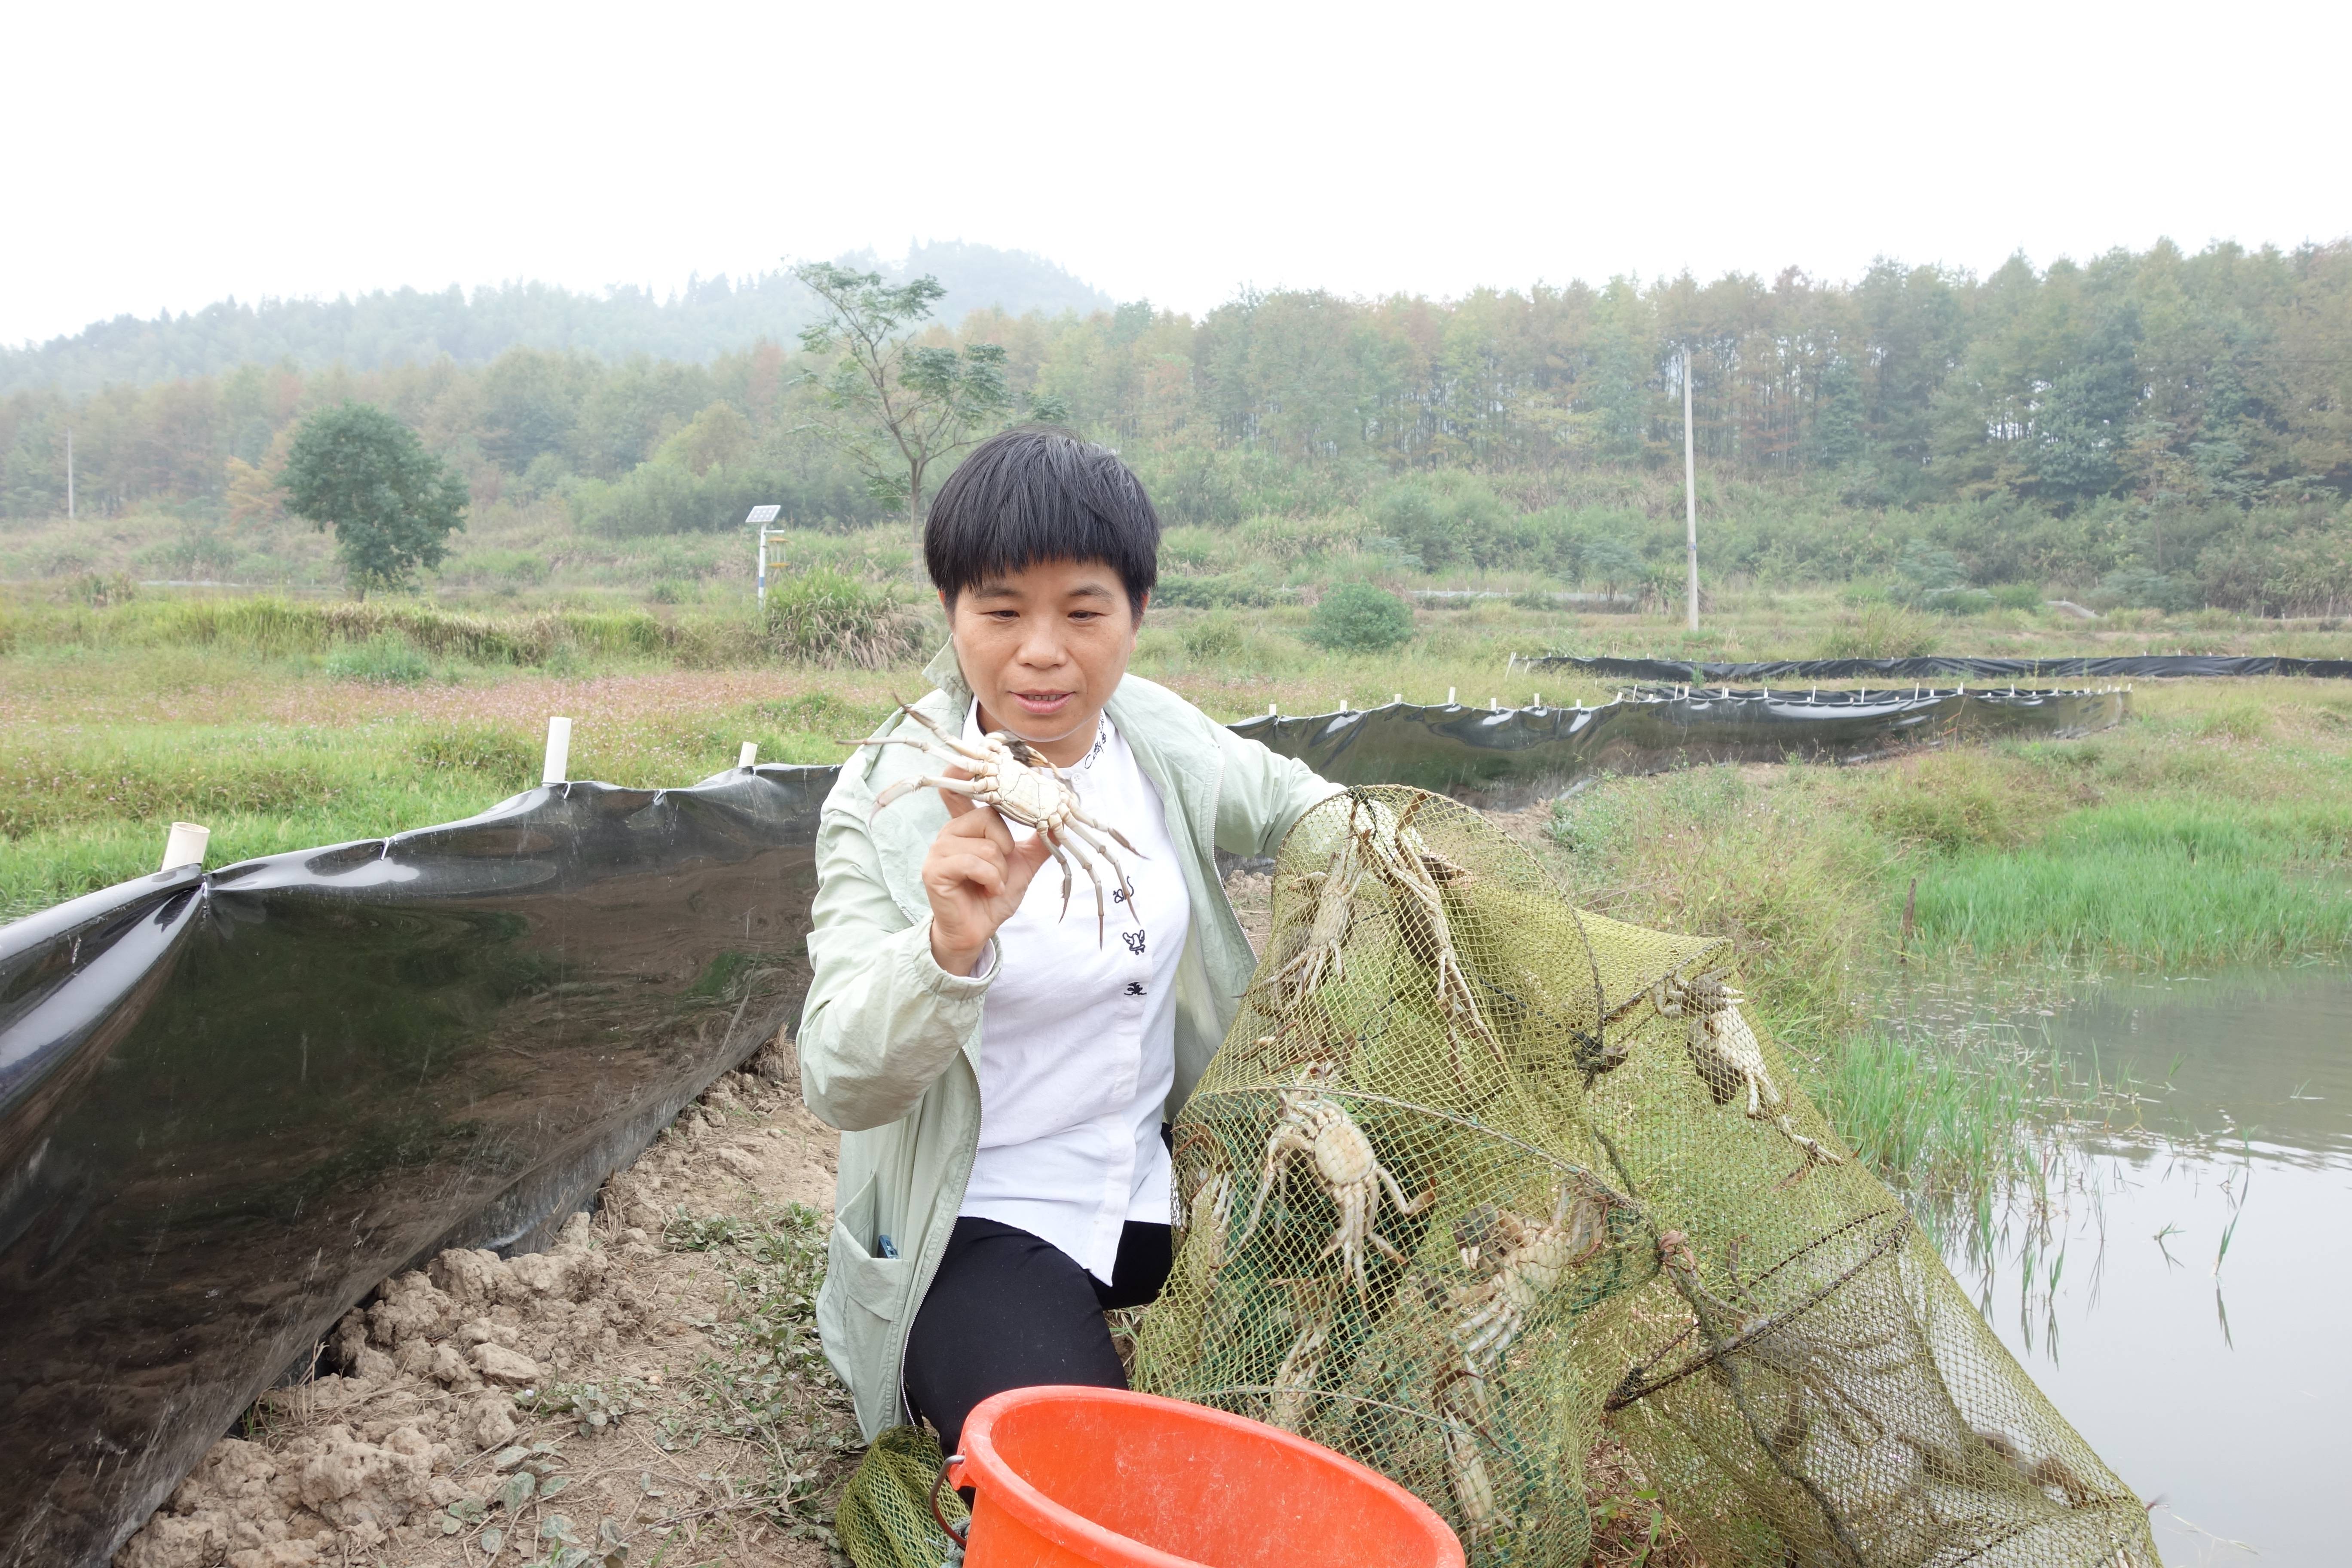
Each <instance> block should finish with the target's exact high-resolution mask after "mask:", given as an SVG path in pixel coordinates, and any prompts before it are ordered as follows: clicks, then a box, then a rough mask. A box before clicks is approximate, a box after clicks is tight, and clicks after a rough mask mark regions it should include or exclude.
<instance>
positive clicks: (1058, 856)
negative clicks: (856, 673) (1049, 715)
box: [843, 702, 1143, 944]
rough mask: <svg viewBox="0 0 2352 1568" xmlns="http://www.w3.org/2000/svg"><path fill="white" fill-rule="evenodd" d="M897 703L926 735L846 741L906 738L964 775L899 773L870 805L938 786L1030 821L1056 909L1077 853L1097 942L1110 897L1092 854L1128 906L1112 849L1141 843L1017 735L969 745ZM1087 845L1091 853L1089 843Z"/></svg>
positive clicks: (1066, 894) (1066, 892) (899, 741)
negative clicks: (1054, 886)
mask: <svg viewBox="0 0 2352 1568" xmlns="http://www.w3.org/2000/svg"><path fill="white" fill-rule="evenodd" d="M898 711H899V712H901V713H903V714H905V715H906V716H907V717H908V718H909V719H912V720H913V721H915V722H916V723H918V724H919V725H921V726H922V727H923V728H924V729H926V730H928V731H930V735H931V738H930V739H929V740H919V739H916V738H915V737H913V736H910V735H885V736H882V737H880V738H878V739H869V740H864V741H850V742H843V743H844V744H845V745H856V746H912V747H914V748H915V749H916V750H917V751H919V752H922V753H923V754H924V755H925V756H926V757H928V758H929V759H931V760H932V761H934V762H937V763H941V764H944V765H946V766H948V767H952V768H955V769H957V770H959V771H961V772H963V773H970V774H971V777H969V778H961V779H951V778H947V777H944V776H942V775H938V774H932V773H923V774H919V775H917V776H916V777H913V778H906V779H900V780H899V781H898V783H897V784H892V785H890V786H889V787H888V788H887V789H885V790H884V791H883V792H882V793H881V794H880V795H876V796H875V797H874V809H875V811H876V812H877V813H878V812H879V811H881V809H882V808H883V807H884V806H886V805H890V804H891V803H892V802H893V801H897V800H900V799H903V798H905V797H906V796H908V795H912V794H914V793H915V792H916V791H917V790H923V789H942V790H946V791H948V792H949V793H950V794H951V795H962V796H963V797H964V798H965V799H967V800H973V801H978V802H979V803H980V804H981V805H987V806H993V807H994V808H995V809H996V813H997V815H998V816H1002V817H1003V818H1004V819H1005V820H1006V821H1007V822H1015V823H1018V824H1020V825H1021V826H1024V827H1030V828H1034V829H1035V830H1036V831H1037V832H1038V833H1039V834H1040V835H1042V836H1043V837H1044V838H1045V844H1046V847H1048V848H1049V849H1051V850H1052V851H1053V853H1054V860H1055V864H1057V865H1059V866H1060V867H1061V868H1062V913H1063V914H1064V915H1065V916H1066V915H1068V914H1069V912H1070V889H1071V888H1072V887H1073V886H1074V885H1075V881H1076V878H1075V875H1074V873H1073V872H1072V870H1071V868H1070V862H1071V861H1072V860H1073V859H1075V860H1076V862H1077V863H1078V865H1079V867H1081V868H1084V870H1085V871H1086V874H1087V878H1088V879H1090V880H1091V881H1092V882H1093V883H1094V885H1095V941H1096V942H1097V944H1099V943H1100V942H1102V941H1103V938H1104V934H1105V932H1106V931H1107V929H1108V923H1109V900H1108V892H1107V889H1105V888H1104V886H1103V879H1102V872H1101V870H1100V869H1099V868H1097V865H1096V863H1095V856H1097V855H1098V856H1100V857H1101V858H1102V859H1103V860H1104V861H1105V862H1107V863H1108V865H1109V867H1110V868H1111V874H1112V875H1113V876H1115V877H1117V878H1118V889H1119V894H1120V896H1121V897H1122V898H1124V899H1126V900H1128V904H1129V908H1133V907H1134V900H1135V889H1133V888H1132V887H1130V886H1129V884H1128V880H1127V868H1125V867H1123V866H1121V865H1120V864H1119V863H1118V856H1117V855H1115V854H1113V853H1112V851H1111V844H1112V843H1116V844H1118V847H1120V848H1121V849H1124V850H1126V851H1127V852H1128V853H1129V854H1130V855H1132V856H1134V857H1135V858H1138V859H1141V858H1143V851H1141V850H1140V849H1138V848H1137V847H1135V846H1134V845H1132V844H1130V843H1129V842H1128V841H1127V836H1126V835H1125V834H1123V833H1121V832H1120V831H1119V830H1118V828H1116V827H1113V826H1109V825H1108V823H1101V822H1097V821H1096V820H1095V819H1094V818H1093V817H1091V816H1087V814H1086V813H1085V812H1084V811H1082V810H1080V809H1079V807H1078V792H1077V791H1076V789H1075V788H1073V787H1072V786H1071V784H1070V781H1069V780H1067V779H1066V778H1064V777H1063V776H1062V774H1061V773H1060V771H1059V770H1058V769H1056V768H1055V766H1054V765H1053V764H1052V763H1049V762H1047V761H1046V760H1045V757H1044V756H1043V755H1042V754H1041V753H1040V752H1038V751H1037V749H1036V748H1035V747H1034V746H1032V745H1031V744H1030V743H1029V742H1026V741H1024V740H1023V739H1022V738H1021V737H1020V736H1018V735H1015V734H1013V733H1012V732H1011V731H1005V730H992V731H989V733H987V734H986V735H984V736H982V738H981V742H980V744H978V745H976V746H975V745H972V744H971V743H970V742H965V741H961V740H959V739H957V738H956V737H955V736H953V735H950V734H949V733H948V732H947V731H945V730H942V729H940V727H939V725H938V724H936V723H934V722H933V721H931V719H930V718H929V715H927V714H924V713H920V712H918V711H917V710H914V709H912V708H910V707H908V705H907V704H906V703H904V702H900V703H899V704H898ZM1089 849H1091V850H1092V851H1093V853H1092V854H1089V853H1088V850H1089Z"/></svg>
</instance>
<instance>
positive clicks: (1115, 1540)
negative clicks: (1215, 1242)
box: [950, 1383, 1466, 1568]
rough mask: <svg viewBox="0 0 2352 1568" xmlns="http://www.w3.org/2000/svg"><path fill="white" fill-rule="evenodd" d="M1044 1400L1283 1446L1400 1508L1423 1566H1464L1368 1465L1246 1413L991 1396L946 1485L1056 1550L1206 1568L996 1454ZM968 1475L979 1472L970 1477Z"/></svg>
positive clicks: (1023, 1394)
mask: <svg viewBox="0 0 2352 1568" xmlns="http://www.w3.org/2000/svg"><path fill="white" fill-rule="evenodd" d="M1048 1402H1055V1403H1062V1404H1080V1405H1129V1406H1131V1407H1138V1408H1144V1409H1162V1410H1168V1411H1172V1412H1177V1413H1180V1414H1181V1415H1183V1416H1184V1418H1185V1419H1187V1420H1192V1421H1198V1422H1200V1423H1202V1425H1204V1426H1221V1427H1223V1428H1224V1429H1225V1430H1227V1431H1229V1432H1234V1433H1239V1434H1244V1435H1246V1436H1250V1437H1251V1438H1253V1439H1255V1440H1258V1441H1263V1442H1270V1443H1273V1444H1275V1445H1276V1446H1277V1447H1284V1448H1287V1449H1289V1450H1291V1451H1292V1452H1293V1453H1296V1454H1298V1455H1301V1456H1303V1457H1305V1458H1311V1459H1313V1460H1315V1461H1316V1462H1318V1463H1319V1464H1322V1465H1325V1466H1327V1467H1328V1468H1332V1469H1335V1470H1337V1471H1339V1473H1340V1474H1343V1475H1349V1476H1351V1477H1353V1478H1354V1479H1358V1480H1361V1481H1369V1482H1370V1483H1371V1484H1372V1486H1373V1488H1374V1489H1376V1490H1378V1491H1381V1492H1384V1493H1386V1494H1388V1495H1390V1496H1391V1497H1392V1498H1393V1499H1394V1500H1396V1501H1397V1502H1399V1503H1401V1504H1402V1507H1403V1511H1404V1514H1405V1516H1406V1517H1407V1518H1408V1519H1411V1520H1412V1521H1413V1523H1414V1524H1415V1525H1417V1526H1419V1527H1420V1529H1421V1531H1422V1533H1423V1535H1424V1536H1425V1537H1426V1538H1427V1540H1428V1542H1429V1543H1430V1545H1431V1547H1432V1548H1433V1549H1434V1555H1433V1557H1431V1558H1430V1559H1429V1560H1428V1561H1429V1563H1430V1564H1431V1568H1463V1565H1464V1563H1465V1562H1466V1559H1465V1557H1464V1555H1463V1551H1462V1542H1461V1541H1460V1540H1459V1538H1457V1537H1456V1536H1455V1535H1454V1531H1453V1529H1452V1528H1451V1527H1450V1526H1448V1525H1447V1524H1446V1522H1445V1521H1444V1519H1443V1518H1442V1517H1441V1516H1440V1515H1439V1514H1438V1512H1437V1510H1435V1509H1433V1508H1431V1507H1430V1506H1429V1505H1428V1504H1427V1503H1425V1502H1423V1501H1422V1500H1421V1499H1419V1498H1417V1497H1415V1496H1414V1495H1413V1494H1412V1492H1411V1491H1409V1490H1407V1489H1405V1488H1403V1487H1402V1486H1400V1485H1398V1484H1397V1483H1396V1482H1395V1481H1393V1480H1391V1479H1389V1478H1388V1477H1386V1476H1384V1475H1382V1474H1381V1473H1380V1472H1379V1471H1378V1470H1375V1469H1373V1468H1371V1467H1370V1466H1369V1465H1365V1464H1362V1463H1360V1462H1359V1461H1357V1460H1354V1459H1351V1458H1348V1456H1347V1455H1345V1454H1342V1453H1339V1451H1338V1450H1336V1449H1332V1448H1328V1447H1324V1446H1323V1445H1322V1444H1320V1443H1318V1442H1315V1441H1313V1440H1312V1439H1310V1438H1307V1437H1301V1436H1298V1435H1297V1433H1295V1432H1286V1431H1284V1430H1283V1429H1282V1428H1281V1427H1279V1426H1268V1425H1267V1424H1266V1423H1265V1422H1263V1421H1253V1420H1251V1419H1250V1418H1249V1417H1248V1416H1246V1415H1234V1413H1233V1412H1232V1411H1230V1410H1220V1409H1218V1408H1217V1407H1216V1406H1214V1405H1195V1404H1192V1402H1191V1401H1189V1400H1182V1399H1169V1398H1165V1397H1163V1396H1161V1395H1160V1394H1139V1393H1137V1392H1135V1391H1133V1390H1131V1389H1125V1388H1101V1387H1097V1386H1094V1385H1091V1384H1054V1383H1049V1384H1037V1385H1035V1386H1034V1387H1030V1388H1012V1389H1007V1390H1005V1391H1004V1392H1003V1393H1002V1394H991V1395H990V1396H989V1397H988V1398H987V1399H984V1400H982V1402H981V1403H980V1404H979V1405H977V1406H975V1407H974V1408H973V1410H972V1412H971V1415H967V1416H965V1417H964V1423H963V1432H962V1435H961V1438H960V1439H959V1441H958V1444H957V1447H959V1448H960V1449H961V1452H960V1453H959V1454H958V1455H957V1456H956V1459H957V1462H958V1463H959V1464H960V1465H961V1468H962V1469H963V1472H964V1473H963V1474H962V1475H961V1476H953V1477H950V1481H951V1482H952V1484H955V1485H968V1484H971V1482H972V1481H973V1480H974V1479H980V1480H984V1481H985V1482H986V1484H987V1487H988V1489H989V1490H991V1491H992V1493H993V1495H994V1499H995V1501H996V1502H997V1504H998V1505H999V1506H1001V1507H1003V1508H1004V1509H1005V1510H1006V1511H1007V1512H1009V1513H1011V1514H1012V1515H1013V1517H1014V1518H1015V1519H1018V1520H1019V1521H1021V1522H1022V1524H1024V1526H1026V1527H1027V1528H1029V1529H1031V1530H1034V1531H1036V1532H1037V1533H1038V1534H1040V1535H1043V1536H1045V1538H1046V1539H1047V1540H1049V1541H1052V1542H1054V1543H1055V1545H1057V1546H1062V1547H1066V1548H1068V1549H1070V1550H1072V1551H1079V1552H1084V1551H1087V1550H1093V1551H1095V1552H1098V1553H1099V1552H1103V1551H1106V1550H1108V1551H1110V1552H1114V1553H1116V1555H1113V1556H1110V1557H1107V1558H1102V1559H1101V1560H1102V1561H1106V1562H1111V1563H1121V1562H1124V1563H1132V1564H1135V1565H1136V1568H1207V1565H1204V1564H1202V1563H1200V1562H1198V1561H1197V1560H1195V1559H1193V1558H1190V1557H1179V1556H1177V1555H1176V1554H1175V1553H1174V1552H1164V1551H1162V1550H1160V1548H1159V1547H1156V1546H1152V1545H1150V1544H1149V1543H1147V1542H1140V1541H1137V1540H1135V1539H1134V1538H1133V1537H1132V1536H1126V1535H1120V1534H1118V1532H1117V1531H1112V1530H1110V1529H1108V1528H1107V1527H1105V1526H1103V1525H1100V1524H1097V1523H1096V1522H1095V1521H1093V1520H1090V1519H1088V1518H1087V1517H1086V1516H1085V1515H1083V1514H1080V1513H1078V1512H1076V1511H1075V1510H1071V1509H1069V1508H1067V1507H1066V1506H1064V1505H1063V1504H1061V1503H1058V1502H1055V1500H1053V1499H1052V1498H1049V1497H1047V1496H1046V1495H1045V1493H1044V1492H1042V1491H1040V1490H1039V1489H1037V1488H1036V1487H1035V1486H1034V1485H1033V1484H1032V1483H1031V1482H1030V1481H1029V1479H1028V1478H1027V1477H1025V1476H1024V1475H1022V1474H1021V1473H1020V1472H1019V1471H1017V1470H1015V1469H1013V1467H1012V1466H1011V1465H1010V1464H1008V1463H1006V1462H1005V1460H1004V1458H1003V1457H1002V1456H1001V1455H999V1454H998V1453H997V1452H996V1447H995V1444H994V1442H993V1441H992V1434H993V1431H994V1428H995V1425H996V1418H997V1417H998V1416H1000V1415H1005V1414H1007V1413H1009V1412H1011V1411H1013V1410H1015V1409H1018V1408H1020V1407H1021V1406H1023V1405H1040V1404H1045V1403H1048ZM974 1471H978V1472H980V1475H979V1476H978V1477H976V1478H975V1477H974V1475H973V1472H974Z"/></svg>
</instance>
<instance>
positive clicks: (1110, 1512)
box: [947, 1387, 1463, 1568]
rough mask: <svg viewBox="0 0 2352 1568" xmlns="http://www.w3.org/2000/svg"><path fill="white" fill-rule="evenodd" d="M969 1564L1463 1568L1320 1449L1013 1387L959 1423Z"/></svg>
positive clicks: (1105, 1395)
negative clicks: (968, 1491) (968, 1496)
mask: <svg viewBox="0 0 2352 1568" xmlns="http://www.w3.org/2000/svg"><path fill="white" fill-rule="evenodd" d="M962 1447H963V1451H962V1453H961V1454H960V1455H958V1456H956V1457H955V1458H951V1459H950V1460H949V1461H948V1476H947V1479H948V1482H949V1484H950V1485H952V1486H958V1487H971V1488H972V1489H974V1493H975V1496H974V1500H973V1502H972V1515H971V1531H970V1535H969V1538H968V1540H967V1542H966V1546H965V1557H964V1562H965V1563H966V1564H967V1568H1062V1565H1066V1564H1090V1565H1093V1564H1117V1565H1118V1568H1257V1565H1258V1564H1265V1565H1267V1568H1274V1565H1276V1564H1280V1565H1281V1568H1374V1565H1377V1568H1462V1561H1463V1559H1462V1545H1461V1543H1460V1542H1457V1541H1455V1540H1454V1532H1453V1531H1450V1530H1448V1529H1447V1528H1446V1527H1445V1521H1444V1520H1442V1519H1440V1518H1438V1517H1437V1515H1436V1513H1435V1512H1434V1511H1433V1510H1431V1509H1430V1507H1429V1505H1428V1504H1426V1503H1424V1502H1423V1501H1422V1500H1420V1499H1419V1498H1417V1497H1415V1496H1413V1495H1412V1493H1411V1492H1409V1491H1407V1490H1405V1489H1403V1488H1402V1487H1401V1486H1398V1485H1397V1484H1396V1483H1395V1482H1394V1481H1391V1480H1390V1479H1388V1478H1387V1477H1385V1476H1382V1475H1380V1474H1378V1473H1376V1472H1375V1471H1372V1470H1369V1469H1366V1468H1364V1467H1363V1466H1361V1465H1360V1464H1358V1463H1356V1461H1355V1460H1353V1459H1350V1458H1344V1457H1342V1456H1341V1455H1339V1454H1335V1453H1333V1452H1332V1451H1331V1450H1330V1449H1328V1448H1326V1447H1323V1446H1322V1445H1320V1444H1318V1443H1310V1442H1308V1441H1307V1439H1306V1438H1304V1437H1297V1436H1292V1435H1291V1434H1290V1433H1287V1432H1285V1431H1282V1430H1281V1429H1279V1428H1278V1427H1274V1426H1265V1424H1264V1423H1262V1422H1257V1421H1251V1420H1248V1419H1246V1418H1244V1417H1243V1416H1239V1415H1227V1414H1226V1413H1225V1412H1223V1411H1222V1410H1211V1409H1209V1408H1208V1407H1206V1406H1205V1405H1185V1404H1182V1403H1181V1402H1179V1401H1177V1400H1173V1399H1161V1398H1159V1397H1157V1396H1156V1395H1153V1394H1129V1393H1128V1392H1127V1391H1126V1390H1124V1389H1115V1388H1064V1387H1046V1388H1016V1389H1013V1390H1012V1391H1011V1392H1010V1393H1006V1394H997V1395H996V1396H995V1397H993V1398H992V1399H989V1400H987V1401H986V1402H984V1403H983V1404H982V1405H981V1406H980V1407H979V1408H978V1409H976V1410H974V1411H973V1412H972V1413H971V1415H969V1416H967V1417H965V1419H964V1424H963V1442H962Z"/></svg>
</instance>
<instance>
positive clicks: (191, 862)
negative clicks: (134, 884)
mask: <svg viewBox="0 0 2352 1568" xmlns="http://www.w3.org/2000/svg"><path fill="white" fill-rule="evenodd" d="M212 837H213V830H212V829H211V828H209V827H206V826H205V825H204V824H202V823H200V822H175V823H173V824H172V831H171V832H170V833H169V834H168V835H166V836H165V837H164V839H163V865H162V866H161V867H160V868H158V869H161V870H165V871H175V870H177V869H179V868H181V867H183V866H201V865H203V864H204V863H205V845H207V844H209V843H211V842H212Z"/></svg>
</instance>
